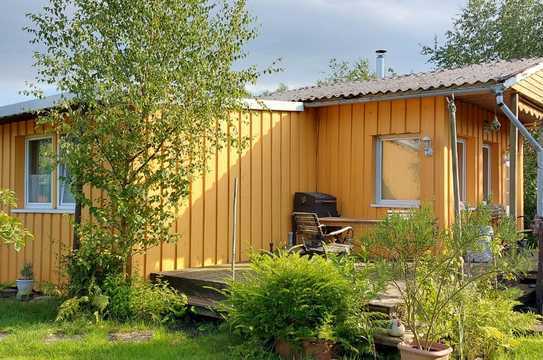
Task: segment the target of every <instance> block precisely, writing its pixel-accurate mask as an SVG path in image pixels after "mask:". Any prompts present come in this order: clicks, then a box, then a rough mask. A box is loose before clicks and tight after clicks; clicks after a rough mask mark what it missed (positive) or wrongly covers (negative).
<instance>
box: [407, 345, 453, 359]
mask: <svg viewBox="0 0 543 360" xmlns="http://www.w3.org/2000/svg"><path fill="white" fill-rule="evenodd" d="M398 350H400V356H401V359H402V360H448V359H449V356H450V355H451V353H452V348H450V347H448V346H447V345H444V344H432V346H431V347H430V351H428V350H421V349H419V348H418V346H416V345H414V344H407V343H404V342H401V343H399V344H398Z"/></svg>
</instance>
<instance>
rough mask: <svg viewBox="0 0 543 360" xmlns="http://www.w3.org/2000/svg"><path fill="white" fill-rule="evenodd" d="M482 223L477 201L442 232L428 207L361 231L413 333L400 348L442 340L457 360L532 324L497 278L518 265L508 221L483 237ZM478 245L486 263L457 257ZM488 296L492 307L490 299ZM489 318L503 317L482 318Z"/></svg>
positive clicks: (424, 347) (485, 219)
mask: <svg viewBox="0 0 543 360" xmlns="http://www.w3.org/2000/svg"><path fill="white" fill-rule="evenodd" d="M460 224H461V225H460ZM490 224H491V216H490V210H489V209H488V207H485V206H480V207H479V208H478V209H477V210H475V211H465V212H463V214H462V221H461V223H460V222H458V223H456V224H454V225H453V226H452V228H451V229H450V230H440V229H439V228H438V225H437V223H436V220H435V219H434V216H433V212H432V209H431V208H429V207H423V208H421V209H418V210H413V211H412V212H411V213H410V215H409V216H401V215H391V216H390V217H389V218H387V219H385V220H384V221H383V223H381V224H380V225H378V226H377V228H376V229H375V231H374V232H372V233H371V234H370V235H369V236H368V238H367V239H366V241H365V244H367V250H368V252H369V255H371V257H372V258H373V259H374V260H377V261H378V262H379V263H380V266H382V267H383V268H384V269H386V271H387V272H388V273H389V276H390V279H391V283H392V284H393V285H394V286H395V287H396V288H397V290H398V291H399V292H400V294H401V298H402V300H403V303H404V307H405V318H404V321H405V324H406V327H407V328H408V329H409V330H410V331H411V332H412V333H413V336H414V341H413V343H412V344H404V345H401V346H403V347H404V348H413V349H415V350H416V351H422V352H437V351H438V350H441V351H443V352H444V353H448V352H450V350H447V348H446V347H443V344H444V343H445V344H451V345H454V346H455V349H456V350H457V355H458V356H459V357H460V358H465V357H466V356H468V355H469V358H474V356H480V355H485V354H488V353H492V352H495V351H496V350H498V349H499V348H500V347H506V346H508V344H510V342H511V339H512V337H513V335H514V334H515V333H517V332H519V333H520V332H521V331H526V330H528V329H530V327H531V326H532V325H533V324H534V322H535V319H536V318H535V316H534V315H533V314H516V313H515V312H514V311H513V305H514V304H515V302H514V301H513V300H512V299H511V295H510V293H508V292H504V291H503V289H502V288H501V286H500V284H499V282H498V278H504V277H507V278H510V277H513V276H514V275H515V273H516V272H517V271H520V270H522V269H521V268H522V266H521V265H522V264H525V261H524V257H523V256H522V254H521V252H520V251H519V249H518V246H517V243H518V240H519V238H518V235H517V233H516V229H515V225H514V222H513V220H511V219H509V218H507V217H504V218H502V219H501V220H499V221H498V223H497V224H496V225H495V235H494V237H492V238H488V237H485V236H484V232H482V229H484V228H485V227H487V226H489V225H490ZM485 250H489V251H491V255H492V259H493V261H490V262H489V263H485V264H477V265H475V264H470V263H466V262H465V259H467V258H469V256H468V254H474V253H480V252H483V251H485ZM494 301H495V302H496V304H497V306H496V307H492V306H491V305H490V304H491V303H492V302H494ZM491 316H501V317H503V316H507V319H508V320H507V321H505V320H504V321H496V322H490V323H488V322H486V321H485V320H487V321H488V320H489V318H490V317H491ZM401 346H400V347H401Z"/></svg>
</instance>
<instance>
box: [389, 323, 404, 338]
mask: <svg viewBox="0 0 543 360" xmlns="http://www.w3.org/2000/svg"><path fill="white" fill-rule="evenodd" d="M388 334H389V335H390V336H394V337H402V336H403V335H404V334H405V326H404V325H403V324H402V322H401V321H400V319H392V320H390V323H389V325H388Z"/></svg>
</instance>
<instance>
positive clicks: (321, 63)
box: [0, 0, 465, 106]
mask: <svg viewBox="0 0 543 360" xmlns="http://www.w3.org/2000/svg"><path fill="white" fill-rule="evenodd" d="M45 2H46V0H2V1H0V33H1V34H2V37H1V38H0V106H1V105H6V104H10V103H13V102H17V101H22V100H27V98H26V97H25V96H23V95H20V94H19V91H21V90H24V89H25V86H26V85H25V82H28V81H32V79H33V78H34V75H35V72H34V70H33V68H32V52H33V50H34V49H33V48H32V47H31V45H30V44H29V43H28V40H29V36H28V34H26V33H25V32H24V31H23V30H22V27H23V26H24V25H25V24H26V21H27V20H26V18H25V13H27V12H33V11H36V10H38V9H39V8H40V7H41V6H42V5H43V4H44V3H45ZM247 2H248V7H249V9H250V11H251V13H252V14H253V15H254V16H256V17H257V23H258V24H259V28H260V35H259V37H258V38H257V39H255V40H254V41H252V42H251V43H250V44H249V46H248V52H249V57H248V59H247V60H246V62H247V63H249V64H256V65H258V66H259V68H266V67H267V66H269V65H270V64H271V63H272V62H273V61H274V60H275V59H277V58H281V59H282V62H281V67H282V68H283V69H284V71H282V72H280V73H276V74H273V75H268V76H264V77H262V78H261V79H260V81H259V82H258V83H257V84H256V85H254V86H251V88H250V90H251V91H253V92H260V91H262V90H265V89H275V87H276V86H277V84H278V83H279V82H283V83H286V84H287V85H288V86H289V87H291V88H292V87H300V86H305V85H311V84H313V83H315V81H316V80H318V79H320V78H322V77H323V73H324V72H325V71H326V69H327V64H328V60H329V59H330V58H332V57H335V58H337V59H340V60H354V59H356V58H358V57H367V58H369V59H370V64H371V66H372V67H374V64H375V62H374V51H375V50H376V49H379V48H384V49H387V50H388V54H387V60H386V61H387V66H392V67H393V68H394V70H395V71H396V72H398V73H408V72H413V71H414V72H418V71H424V70H428V69H430V68H431V65H430V64H428V63H427V62H426V58H425V57H424V56H422V55H421V54H420V49H421V44H432V43H433V38H434V36H435V35H438V37H440V38H442V37H443V34H444V32H445V31H446V30H447V29H449V28H450V27H451V19H452V17H453V16H454V15H456V14H457V13H458V12H459V11H460V9H461V7H462V6H463V4H464V3H465V0H439V1H436V0H247ZM48 92H49V93H52V92H54V89H49V91H48Z"/></svg>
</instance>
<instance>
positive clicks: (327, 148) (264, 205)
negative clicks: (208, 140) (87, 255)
mask: <svg viewBox="0 0 543 360" xmlns="http://www.w3.org/2000/svg"><path fill="white" fill-rule="evenodd" d="M457 106H458V135H459V137H461V138H465V139H466V140H467V141H466V143H467V157H468V161H467V163H468V166H467V178H468V181H467V194H468V202H470V203H476V202H479V201H480V200H482V155H481V147H482V144H483V143H489V144H491V146H492V154H493V160H492V161H493V167H492V168H493V170H492V171H493V174H492V179H493V185H492V188H493V200H494V201H495V202H499V203H502V202H503V200H504V193H505V186H504V176H505V170H504V165H503V161H502V160H503V154H504V152H505V151H506V149H507V141H508V135H507V128H508V127H507V126H503V127H502V129H501V130H500V131H499V132H492V133H486V132H484V131H483V121H484V119H486V118H487V117H489V116H493V114H490V113H488V112H486V111H483V110H481V109H478V108H477V107H476V106H474V105H468V104H464V103H461V102H457ZM447 116H448V112H447V108H446V102H445V99H444V98H443V97H427V98H418V99H409V100H396V101H382V102H372V103H366V104H350V105H341V106H329V107H324V108H318V109H310V108H307V109H306V110H305V111H304V112H269V111H253V112H248V113H243V114H238V115H236V118H237V121H238V126H239V128H240V130H241V133H242V134H243V135H249V136H250V137H251V139H252V140H251V143H250V145H249V146H248V147H247V148H246V149H244V151H243V152H242V153H241V154H238V152H237V150H236V149H228V148H226V149H223V150H221V151H220V152H218V153H215V154H214V156H212V158H211V159H210V160H209V169H210V172H208V173H207V174H206V175H205V176H202V177H201V178H200V179H198V180H197V181H195V182H194V183H193V184H192V186H191V193H190V197H189V199H187V201H186V203H185V205H184V207H183V210H182V211H181V213H180V215H179V218H178V220H177V221H176V223H175V225H174V228H173V229H172V231H174V232H176V233H179V234H180V235H181V238H180V240H179V241H178V242H177V243H176V244H162V245H161V246H158V247H156V248H153V249H150V250H149V251H147V253H146V254H144V255H140V256H136V257H135V258H134V265H135V269H137V270H138V271H140V272H141V273H143V274H146V275H147V274H149V273H150V272H153V271H167V270H173V269H181V268H185V267H200V266H208V265H213V264H224V263H228V262H229V261H230V258H229V256H230V255H229V254H230V249H231V238H232V233H233V231H234V230H233V229H232V225H231V220H232V208H231V202H232V199H231V194H232V179H233V178H234V176H236V177H238V180H239V185H240V192H239V203H238V215H239V221H238V227H237V229H235V231H236V232H237V236H238V247H239V248H238V254H239V257H238V259H237V260H238V261H239V260H246V259H247V255H248V253H249V251H250V249H253V248H254V249H269V244H270V243H273V244H274V246H275V247H278V246H281V245H284V244H285V243H286V241H287V234H288V232H289V231H290V214H291V211H292V196H293V193H294V192H296V191H322V192H325V193H330V194H333V195H335V196H337V198H338V206H339V210H340V212H341V213H342V214H343V215H344V216H348V217H353V218H358V219H370V220H373V219H381V218H383V217H384V216H385V215H386V213H387V210H389V208H382V207H374V206H372V204H373V203H374V193H375V189H374V187H375V180H374V172H375V153H374V151H375V147H374V143H375V139H376V137H377V136H379V135H394V134H405V133H408V134H417V135H419V136H420V137H423V136H430V137H431V138H432V141H433V156H431V157H425V156H423V154H422V151H421V153H420V155H419V156H421V200H422V201H423V202H428V203H430V204H432V205H433V206H434V208H435V211H436V216H437V218H438V219H439V222H440V224H441V225H442V226H447V225H449V224H450V223H451V222H452V221H453V211H452V206H453V203H452V180H451V176H450V175H451V170H450V146H449V127H448V118H447ZM502 124H507V121H506V120H504V119H502ZM39 131H40V130H39V129H36V128H35V126H34V121H33V120H26V121H19V122H12V123H5V124H2V125H0V187H2V188H11V189H14V190H16V192H17V194H18V196H19V198H20V201H21V202H22V196H23V185H22V184H23V177H22V174H23V163H24V155H23V154H22V153H23V149H24V148H21V143H23V144H24V141H23V142H22V140H24V138H25V136H28V135H32V134H35V133H37V132H39ZM521 150H522V146H521ZM520 174H522V156H521V154H519V177H518V179H519V189H522V183H521V182H522V176H521V175H520ZM53 178H54V177H53ZM87 191H89V192H90V193H89V195H90V196H92V197H93V198H94V199H96V200H97V201H99V199H100V197H101V194H100V193H99V192H97V191H94V192H92V190H90V189H89V190H87ZM518 193H519V194H521V193H522V192H518ZM517 206H518V208H517V209H518V210H517V211H518V214H522V196H519V202H518V204H517ZM83 215H84V217H85V216H86V213H85V212H84V213H83ZM16 216H18V217H19V218H21V220H22V221H23V222H24V223H25V225H26V226H27V227H28V228H29V229H30V230H31V231H32V232H33V233H34V234H35V240H34V241H33V242H32V243H30V244H29V245H28V246H27V247H26V248H25V249H24V250H23V251H22V252H21V253H19V254H16V253H15V252H13V251H12V250H10V249H8V248H7V247H5V246H1V245H0V282H6V281H13V280H15V279H16V277H17V273H18V271H19V270H20V268H21V266H22V265H23V263H24V262H26V261H29V262H32V263H33V264H34V271H35V274H36V279H37V280H38V281H52V282H58V281H59V279H60V277H61V274H60V272H59V264H60V259H61V257H62V255H65V254H67V253H68V251H69V249H71V246H72V245H71V244H72V232H71V226H70V215H63V214H44V213H41V214H40V213H26V214H16ZM366 229H367V226H358V227H357V228H356V230H357V231H358V233H360V232H361V231H365V230H366Z"/></svg>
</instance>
